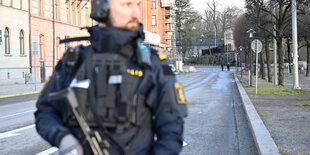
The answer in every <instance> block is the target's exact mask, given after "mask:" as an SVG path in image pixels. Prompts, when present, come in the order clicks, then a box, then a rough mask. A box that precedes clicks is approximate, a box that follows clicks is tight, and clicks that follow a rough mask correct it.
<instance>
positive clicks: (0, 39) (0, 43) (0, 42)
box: [0, 3, 2, 45]
mask: <svg viewBox="0 0 310 155" xmlns="http://www.w3.org/2000/svg"><path fill="white" fill-rule="evenodd" d="M0 4H1V3H0ZM0 45H2V30H0Z"/></svg>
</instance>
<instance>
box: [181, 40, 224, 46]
mask: <svg viewBox="0 0 310 155" xmlns="http://www.w3.org/2000/svg"><path fill="white" fill-rule="evenodd" d="M215 40H216V41H215ZM215 43H216V46H219V45H221V42H220V40H219V39H206V38H205V39H202V42H200V39H195V40H193V46H214V45H215ZM181 44H182V41H181V40H178V41H177V42H176V45H177V46H180V45H181Z"/></svg>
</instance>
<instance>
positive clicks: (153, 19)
mask: <svg viewBox="0 0 310 155" xmlns="http://www.w3.org/2000/svg"><path fill="white" fill-rule="evenodd" d="M152 25H156V16H152Z"/></svg>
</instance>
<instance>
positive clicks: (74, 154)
mask: <svg viewBox="0 0 310 155" xmlns="http://www.w3.org/2000/svg"><path fill="white" fill-rule="evenodd" d="M58 153H59V155H83V148H82V146H81V144H80V143H79V141H78V140H77V139H76V138H75V137H74V136H73V135H72V134H68V135H66V136H65V137H64V138H62V140H61V141H60V146H59V150H58Z"/></svg>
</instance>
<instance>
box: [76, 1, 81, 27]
mask: <svg viewBox="0 0 310 155" xmlns="http://www.w3.org/2000/svg"><path fill="white" fill-rule="evenodd" d="M76 9H77V15H76V18H77V20H76V21H77V22H76V24H77V25H79V26H80V25H81V7H80V6H79V7H78V8H76Z"/></svg>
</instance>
